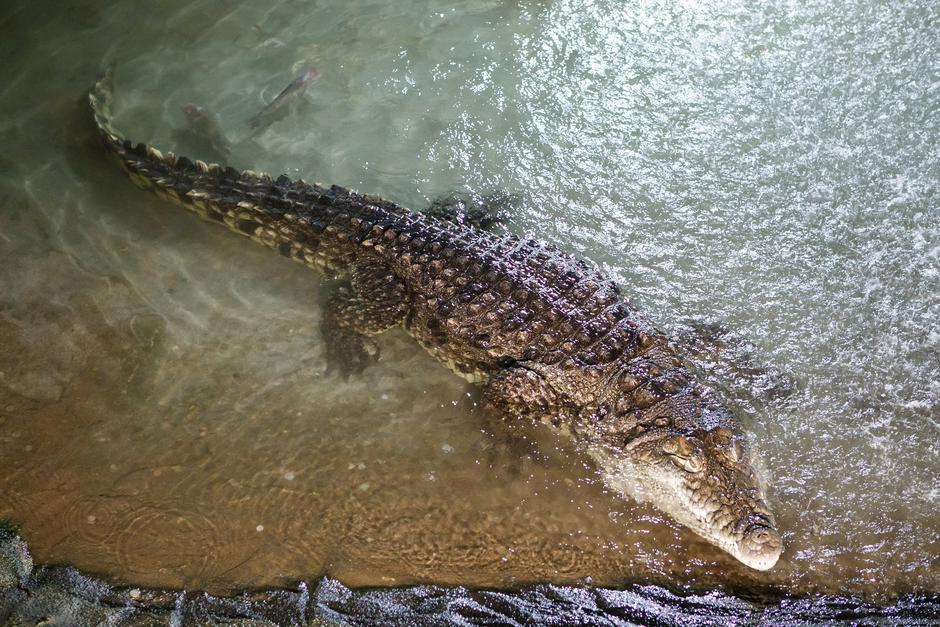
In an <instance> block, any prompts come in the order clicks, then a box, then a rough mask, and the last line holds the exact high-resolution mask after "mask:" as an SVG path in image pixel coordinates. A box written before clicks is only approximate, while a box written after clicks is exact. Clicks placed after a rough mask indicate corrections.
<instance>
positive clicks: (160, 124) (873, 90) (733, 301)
mask: <svg viewBox="0 0 940 627" xmlns="http://www.w3.org/2000/svg"><path fill="white" fill-rule="evenodd" d="M17 4H19V5H20V6H18V7H16V6H14V7H11V8H9V9H7V11H6V12H5V15H4V16H3V17H2V18H0V20H2V21H0V33H2V35H3V36H2V37H0V54H2V55H3V56H2V58H3V60H4V64H3V70H2V72H3V75H4V79H5V80H4V91H3V92H2V94H0V145H2V146H3V154H2V156H0V165H2V167H0V267H2V271H0V517H10V518H12V519H14V520H15V521H17V522H18V523H20V524H21V525H22V527H23V531H24V536H25V537H26V538H27V539H28V540H29V542H30V545H31V547H32V548H33V549H34V551H35V552H36V556H37V558H38V560H39V561H46V562H48V561H59V562H68V563H72V564H75V565H77V566H79V567H80V568H83V569H86V570H88V571H91V572H95V573H99V574H102V575H104V576H106V577H108V578H110V579H111V580H113V581H118V582H128V583H134V584H140V585H162V586H188V587H198V588H208V589H213V590H226V589H232V588H235V587H245V586H258V585H276V584H283V583H285V582H290V581H295V580H298V579H301V578H309V577H312V576H316V575H320V574H324V573H328V574H331V575H333V576H335V577H338V578H340V579H342V580H343V581H345V582H346V583H348V584H351V585H385V584H404V583H409V582H416V581H423V582H436V583H460V584H466V585H471V586H507V585H514V584H518V583H521V582H527V581H552V582H558V583H570V582H579V581H593V582H596V583H600V584H607V585H615V584H617V583H618V582H623V581H626V580H640V581H655V582H659V583H667V584H678V585H685V584H693V585H698V586H705V587H707V586H728V587H731V588H733V589H741V588H750V589H766V588H769V587H773V588H775V589H778V590H784V591H788V592H794V593H808V592H827V593H847V594H856V595H865V596H868V597H870V598H875V599H879V598H880V599H884V598H890V597H893V596H894V595H896V594H899V593H906V592H916V591H937V590H938V589H940V515H938V514H937V513H936V512H937V509H938V501H940V478H938V477H940V460H938V450H940V449H938V447H937V446H936V440H937V437H938V435H940V322H938V321H940V201H938V190H937V186H938V180H940V140H938V131H940V120H938V118H940V110H938V106H937V103H938V101H940V53H938V52H937V51H938V50H940V35H938V33H940V12H938V11H937V9H936V8H934V7H933V6H932V5H931V3H928V2H920V3H918V2H892V3H879V2H856V3H844V4H843V3H839V4H832V3H811V4H805V3H801V4H798V5H788V4H768V5H762V6H753V5H751V4H750V3H717V2H716V3H708V2H688V3H683V2H652V3H645V4H630V5H624V4H623V3H621V2H613V1H611V2H602V1H596V2H587V1H586V2H562V1H554V2H551V1H547V0H546V1H541V2H539V1H533V2H496V1H493V2H485V1H482V0H475V1H468V2H463V3H455V4H454V3H452V4H449V5H447V6H445V5H444V4H443V3H442V4H437V3H429V2H418V1H413V2H396V3H383V2H355V3H347V2H333V3H328V2H323V3H311V4H306V3H300V2H281V3H276V4H273V3H257V4H256V5H255V6H251V5H247V4H246V5H242V4H239V3H234V2H227V1H225V0H199V1H197V2H190V3H183V2H176V1H173V2H161V3H149V4H136V3H133V4H132V3H116V4H115V5H114V6H106V5H105V3H99V2H95V1H92V0H86V1H79V2H66V3H60V2H56V3H35V2H33V3H29V4H27V3H17ZM109 60H113V61H114V62H115V64H116V92H117V102H116V109H117V126H118V127H119V128H121V129H123V130H124V131H125V132H126V133H127V134H128V135H129V136H130V137H133V138H135V139H138V140H142V141H148V142H152V143H154V144H156V145H157V146H160V147H162V148H169V149H178V150H180V151H182V152H186V151H187V145H186V144H187V141H188V140H187V139H186V137H185V136H182V137H181V135H180V133H179V132H178V129H180V128H181V127H182V126H183V124H184V120H183V114H182V111H181V107H182V106H184V105H186V104H189V103H195V104H199V105H201V106H205V107H207V108H208V109H210V110H212V111H215V112H216V113H217V114H218V116H219V118H220V119H221V121H222V124H223V126H224V127H225V128H226V131H227V132H228V134H229V137H230V139H231V140H232V142H233V144H234V148H233V156H232V161H233V164H234V165H236V166H238V167H252V168H253V169H258V170H266V171H269V172H275V173H279V172H285V173H287V174H290V175H292V176H304V177H306V178H308V179H310V180H319V181H324V182H329V183H338V184H342V185H347V186H350V187H354V188H357V189H359V190H361V191H364V192H370V193H377V194H381V195H383V196H385V197H387V198H389V199H392V200H395V201H397V202H400V203H401V204H404V205H406V206H410V207H416V208H420V207H422V206H426V205H427V204H428V203H429V202H430V200H431V199H433V198H435V197H436V196H438V195H441V194H444V193H447V192H450V191H452V190H455V189H462V190H469V191H474V192H480V193H487V192H491V191H496V190H505V191H508V192H509V193H511V194H513V195H515V196H516V197H517V198H518V199H519V200H518V202H517V203H516V205H517V206H516V207H515V208H514V210H513V214H512V217H511V221H510V224H509V228H510V229H511V230H512V231H514V232H517V233H531V234H534V235H536V236H538V237H541V238H543V239H546V240H549V241H553V242H556V243H558V244H560V245H562V246H563V247H564V248H566V249H568V250H571V251H573V252H576V253H578V254H581V255H583V256H585V257H588V258H590V259H592V260H594V261H596V262H597V263H598V264H600V265H601V266H602V267H603V268H604V269H605V271H607V272H608V273H609V274H610V275H611V276H613V277H615V278H617V279H618V281H619V282H620V283H621V284H622V285H623V286H624V287H625V291H626V292H627V293H629V294H631V295H632V297H633V299H634V300H635V301H636V302H637V303H638V304H639V305H640V306H641V307H642V308H643V309H645V310H646V311H647V312H648V313H649V314H651V316H652V317H653V318H654V319H656V320H657V321H658V322H659V323H660V324H661V325H662V326H663V327H665V328H667V329H671V330H675V331H677V332H678V331H680V330H681V329H682V328H683V326H684V325H686V324H687V323H688V321H689V320H692V319H698V320H703V319H706V320H711V321H717V322H719V323H720V324H721V325H723V326H724V327H726V328H728V329H731V330H732V331H733V332H734V334H735V335H737V336H739V337H740V338H742V339H743V340H745V341H747V342H749V343H750V344H751V345H752V347H753V350H752V351H751V352H752V355H751V356H750V360H751V362H753V363H756V364H764V365H768V366H769V367H770V370H771V372H773V373H776V376H778V377H779V378H788V379H789V380H792V381H794V382H795V385H794V386H793V387H794V391H793V392H792V393H790V394H773V393H771V391H769V390H768V389H767V388H768V386H767V385H765V383H766V381H765V380H764V379H761V378H760V377H748V376H743V375H739V376H734V375H732V374H729V372H730V371H728V370H726V369H721V368H718V369H716V374H715V378H716V379H717V380H718V381H719V383H720V384H721V385H722V387H723V388H724V389H725V391H726V394H727V395H729V396H730V397H732V398H734V399H737V401H738V402H739V403H741V404H742V406H743V407H744V409H745V410H746V411H747V412H748V413H749V429H750V432H751V433H752V439H753V441H754V442H755V444H756V445H757V446H758V448H759V450H760V452H761V454H762V457H763V460H764V465H765V466H766V471H767V473H768V475H769V477H770V479H771V483H772V486H773V494H772V501H773V504H774V507H775V509H776V511H777V515H778V522H779V524H780V527H781V528H782V529H783V530H784V532H785V536H784V537H785V541H786V543H787V550H786V552H785V554H784V556H783V558H782V560H781V562H780V564H779V565H778V566H777V567H776V568H775V569H774V570H772V571H770V572H769V573H763V574H761V573H756V572H753V571H748V570H747V569H746V568H744V567H743V566H740V565H739V564H737V563H736V562H734V561H733V560H732V558H730V557H728V556H727V555H725V554H723V553H721V552H720V551H718V550H717V549H713V548H711V547H710V546H708V545H706V544H705V543H704V542H703V541H701V540H699V539H697V538H696V537H694V536H693V535H692V534H691V533H690V532H688V531H686V530H684V529H680V528H678V527H677V526H676V525H674V524H673V523H671V522H669V521H668V520H664V518H663V516H662V515H660V514H659V513H658V512H656V511H654V510H651V509H648V508H645V507H640V506H636V505H634V504H632V503H629V502H625V501H623V500H621V499H619V498H617V497H616V496H615V495H612V494H608V493H606V492H605V490H604V489H603V487H602V486H601V485H599V482H598V481H597V479H596V477H595V475H594V472H593V470H592V469H591V468H590V467H589V466H588V465H586V463H585V460H583V459H581V458H580V457H579V456H578V454H577V451H574V450H571V449H570V448H567V445H566V444H565V443H564V442H561V441H558V440H555V439H554V438H553V437H552V436H551V435H550V434H547V433H543V432H541V431H537V432H535V433H534V438H533V439H535V440H538V442H539V447H538V450H539V451H541V453H540V454H535V455H529V456H522V457H520V452H519V451H518V450H516V449H514V448H507V447H505V446H502V445H501V444H500V440H499V439H498V438H496V437H494V436H493V435H491V434H488V433H486V431H487V425H486V424H484V423H483V422H482V419H481V418H480V417H478V416H477V415H476V414H475V413H474V412H473V411H472V406H473V395H472V391H471V390H470V389H469V388H467V387H466V386H465V385H464V384H463V383H462V382H461V381H460V380H459V379H457V378H456V377H454V376H453V375H451V374H450V373H449V372H447V371H446V370H444V369H443V368H441V367H440V366H438V365H437V364H436V363H434V362H433V361H432V360H431V359H430V358H429V357H427V356H426V355H424V354H423V353H421V352H420V351H419V349H418V348H417V347H416V345H415V344H414V343H413V342H412V341H410V340H409V339H408V338H407V337H406V336H404V335H403V334H400V333H390V334H388V335H387V337H383V338H382V340H381V344H382V346H381V347H382V355H383V358H382V360H381V361H380V362H379V364H378V365H377V366H375V367H373V368H371V369H370V370H368V371H367V372H366V373H365V374H364V375H363V377H362V378H360V379H357V380H350V381H347V382H344V381H342V380H339V379H337V378H336V377H335V376H333V375H327V374H325V372H324V371H325V366H326V364H325V362H324V359H323V352H322V349H321V347H320V345H319V341H318V338H317V331H316V328H317V323H318V321H319V316H320V308H319V298H320V297H319V295H318V293H317V286H318V281H319V277H317V276H316V275H315V274H312V273H311V272H310V271H309V270H307V269H305V268H303V267H300V266H295V265H294V264H291V263H288V262H287V261H285V260H283V259H281V258H278V257H277V256H276V255H271V254H270V253H269V252H268V251H266V250H264V249H261V248H260V247H252V246H251V245H250V243H249V242H247V241H245V240H243V239H241V238H237V237H234V236H232V235H231V234H229V233H227V232H224V231H223V230H221V229H218V228H216V227H214V226H213V225H208V224H203V223H201V222H198V221H197V220H196V219H194V218H192V217H190V216H189V215H187V214H186V213H184V212H182V211H181V210H179V209H178V208H176V207H173V206H167V205H166V204H165V203H163V202H162V201H160V200H159V199H157V198H154V197H151V196H149V195H147V194H145V193H143V192H140V191H139V190H137V189H136V188H134V187H133V186H131V185H130V184H129V183H128V182H127V181H126V179H125V178H124V177H123V176H122V175H121V174H120V172H119V171H118V170H117V168H116V167H115V166H114V164H113V163H112V162H110V161H109V160H106V159H105V158H104V157H103V156H102V151H101V149H100V148H99V145H98V143H97V142H96V140H95V138H94V136H93V133H92V126H91V121H90V115H89V113H88V111H87V108H86V105H85V103H84V95H85V93H86V92H87V90H88V89H89V87H90V86H91V84H92V83H93V81H94V80H95V79H96V78H97V77H98V75H99V74H100V73H101V71H102V69H103V67H104V66H105V65H107V63H108V62H109ZM310 65H312V66H314V67H316V68H317V69H318V70H319V72H320V74H321V78H320V80H319V81H318V82H317V83H315V84H314V85H312V86H311V87H310V88H309V90H308V92H307V94H306V96H305V98H304V99H303V101H302V102H301V106H299V107H297V109H296V110H295V111H294V112H293V113H292V114H291V115H289V116H288V117H286V118H285V119H283V120H281V121H278V122H276V123H274V124H272V125H271V126H270V127H269V128H267V129H266V130H264V131H263V132H260V133H256V134H251V133H250V132H249V129H248V128H247V126H246V124H245V122H246V120H247V119H248V118H249V117H250V116H252V115H253V114H254V113H256V112H257V111H258V110H259V109H260V108H261V107H262V106H264V104H266V103H267V102H270V100H271V99H272V98H273V97H274V96H275V95H276V94H277V93H278V92H279V91H280V90H281V89H282V88H283V87H284V86H285V85H286V84H287V83H288V82H290V80H291V79H292V78H293V77H294V76H296V75H297V73H298V72H300V71H302V68H304V67H308V66H310ZM192 156H194V157H198V156H201V155H199V154H193V155H192Z"/></svg>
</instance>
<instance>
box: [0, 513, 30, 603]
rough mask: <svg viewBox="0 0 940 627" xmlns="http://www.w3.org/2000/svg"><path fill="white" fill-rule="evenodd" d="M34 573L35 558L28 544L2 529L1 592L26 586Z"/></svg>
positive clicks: (0, 546) (0, 548)
mask: <svg viewBox="0 0 940 627" xmlns="http://www.w3.org/2000/svg"><path fill="white" fill-rule="evenodd" d="M32 571H33V558H32V556H30V554H29V550H28V549H27V548H26V543H25V542H23V540H21V539H20V538H19V537H18V536H16V535H15V534H13V533H12V532H10V531H8V530H5V529H2V528H0V590H2V589H4V588H14V587H17V586H24V585H26V581H27V580H28V579H29V575H30V573H32Z"/></svg>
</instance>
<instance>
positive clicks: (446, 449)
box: [441, 442, 454, 453]
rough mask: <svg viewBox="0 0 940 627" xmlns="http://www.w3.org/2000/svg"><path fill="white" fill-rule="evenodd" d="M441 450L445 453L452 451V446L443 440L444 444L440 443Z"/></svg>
mask: <svg viewBox="0 0 940 627" xmlns="http://www.w3.org/2000/svg"><path fill="white" fill-rule="evenodd" d="M441 450H442V451H444V452H445V453H453V452H454V447H453V446H451V445H450V444H448V443H447V442H445V443H444V444H442V445H441Z"/></svg>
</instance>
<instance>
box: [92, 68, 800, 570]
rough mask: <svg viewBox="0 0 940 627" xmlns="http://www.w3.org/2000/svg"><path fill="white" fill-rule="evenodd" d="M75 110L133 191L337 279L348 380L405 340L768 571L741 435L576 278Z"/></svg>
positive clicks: (510, 250) (684, 374)
mask: <svg viewBox="0 0 940 627" xmlns="http://www.w3.org/2000/svg"><path fill="white" fill-rule="evenodd" d="M89 99H90V103H91V106H92V109H93V111H94V117H95V121H96V123H97V126H98V130H99V132H100V134H101V137H102V139H103V140H104V143H105V146H106V147H107V148H108V150H110V151H111V152H113V153H114V154H115V155H116V156H117V157H118V158H119V159H120V161H121V163H122V164H123V166H124V168H125V169H126V170H127V173H128V174H129V175H130V177H131V179H133V180H134V181H135V182H136V183H138V184H139V185H141V186H143V187H145V188H148V189H152V190H153V191H155V192H156V193H158V194H159V195H161V196H164V197H166V198H168V199H169V200H172V201H174V202H176V203H180V204H182V205H183V206H185V207H187V208H189V209H191V210H192V211H194V212H195V213H197V214H199V215H200V216H202V217H203V218H205V219H208V220H210V221H215V222H219V223H222V224H224V225H226V226H228V227H229V228H230V229H232V230H233V231H235V232H237V233H241V234H242V235H245V236H248V237H250V238H251V239H253V240H255V241H257V242H260V243H262V244H264V245H265V246H268V247H270V248H273V249H275V250H276V251H278V252H279V253H280V254H281V255H283V256H285V257H288V258H290V259H294V260H296V261H299V262H301V263H304V264H306V265H308V266H315V267H318V268H320V269H322V270H325V271H327V272H329V273H330V274H332V275H335V276H338V277H345V278H346V279H347V280H348V286H347V287H344V288H341V289H339V290H337V291H336V292H335V293H334V295H333V296H332V297H331V298H330V299H329V301H328V302H327V305H326V311H325V319H326V324H327V325H328V326H329V327H330V332H329V333H325V334H324V340H325V341H326V342H327V355H328V357H329V358H331V359H332V358H335V359H339V360H342V359H344V358H345V359H346V360H347V362H346V363H347V369H348V366H349V358H350V356H352V361H353V362H354V363H353V364H352V369H355V368H357V367H360V368H361V366H362V363H363V362H364V361H365V360H368V356H367V354H366V351H365V350H364V343H365V342H366V341H367V340H366V338H367V337H368V336H372V335H375V334H378V333H381V332H382V331H385V330H387V329H390V328H392V327H397V326H401V327H404V329H405V330H406V331H407V332H408V333H410V334H411V335H412V336H413V337H414V338H415V339H416V340H417V341H418V343H419V344H421V346H423V347H424V348H425V349H426V350H427V351H428V352H429V353H431V355H433V356H434V357H435V358H437V359H438V360H440V361H441V362H443V363H444V364H446V365H447V366H449V367H450V368H451V369H453V370H454V371H455V372H456V373H457V374H459V375H461V376H463V377H464V378H466V379H468V380H470V381H472V382H474V383H477V384H479V385H481V386H482V396H483V399H484V400H485V402H486V404H487V405H488V406H489V407H490V408H492V409H493V410H495V411H496V412H498V414H499V415H500V416H501V417H502V419H504V420H509V421H519V420H540V421H543V422H546V423H548V424H550V425H552V426H553V427H555V428H557V429H558V430H560V431H562V432H564V433H567V434H569V435H570V436H572V437H574V438H575V439H576V440H577V441H578V442H579V446H581V447H582V448H583V450H584V451H585V452H586V454H587V455H589V456H590V457H591V458H592V459H593V460H594V462H595V463H596V465H597V466H598V469H599V471H600V473H601V475H602V476H603V478H604V480H605V481H606V482H607V484H608V485H609V486H610V487H611V488H612V489H615V490H617V491H620V492H621V493H624V494H628V495H631V496H633V497H635V498H637V499H640V500H648V501H650V502H651V503H653V504H654V505H655V506H657V507H659V508H660V509H662V510H663V511H665V512H666V513H668V514H669V515H670V516H672V517H673V518H675V519H676V520H677V521H678V522H680V523H682V524H683V525H686V526H687V527H689V528H690V529H692V530H693V531H694V532H696V533H697V534H699V535H700V536H701V537H703V538H705V539H706V540H708V541H709V542H711V543H713V544H715V545H717V546H719V547H721V548H722V549H724V550H725V551H727V552H728V553H730V554H731V555H733V556H734V557H736V558H737V559H739V560H740V561H741V562H743V563H744V564H746V565H748V566H750V567H752V568H755V569H759V570H766V569H769V568H771V567H772V566H773V565H774V564H775V563H776V562H777V559H778V558H779V556H780V553H781V552H782V549H783V544H782V542H781V539H780V535H779V534H778V532H777V530H776V523H775V521H774V516H773V514H772V513H771V511H770V509H769V508H768V506H767V504H766V502H765V500H766V497H765V493H764V488H763V486H762V485H761V482H760V481H759V479H758V477H757V475H756V474H755V472H754V469H753V467H752V460H751V453H750V449H749V447H748V445H747V441H746V438H745V436H744V433H743V430H742V427H741V424H740V422H739V421H738V419H737V418H736V417H735V415H734V414H733V413H732V412H731V411H730V410H729V409H728V408H727V407H725V406H724V405H723V404H722V403H721V402H720V401H719V400H717V399H716V398H715V396H714V394H713V393H712V392H711V391H710V390H709V389H708V388H706V387H704V386H703V385H702V384H701V383H699V382H697V381H696V380H695V379H694V378H693V377H692V376H691V375H690V373H689V370H688V368H687V366H686V365H685V363H684V362H683V359H682V357H681V356H680V355H679V354H677V351H676V349H675V346H674V345H673V344H672V343H671V342H670V340H669V339H668V338H667V337H666V336H665V335H663V334H662V333H660V332H658V331H657V330H656V329H655V328H654V327H653V326H652V325H651V324H650V323H649V322H647V321H646V319H645V318H644V317H643V316H642V315H640V314H639V313H638V312H637V311H636V309H635V308H634V307H632V306H631V305H630V304H629V303H628V302H627V301H626V300H625V299H623V298H622V297H621V295H620V292H619V290H618V288H617V287H616V286H615V285H614V284H613V283H612V282H610V281H609V280H607V279H605V278H604V277H602V276H601V275H599V274H598V273H597V272H595V271H594V270H592V269H590V267H589V266H588V265H586V264H585V263H583V262H581V261H579V260H577V259H575V258H573V257H571V256H570V255H567V254H565V253H563V252H561V251H560V250H558V249H557V248H554V247H552V246H550V245H546V244H543V243H541V242H538V241H535V240H532V239H523V238H518V237H514V236H507V237H500V236H497V235H494V234H491V233H488V232H486V231H483V230H479V229H476V228H473V227H471V226H466V225H460V224H456V223H454V222H450V221H446V220H440V219H436V218H432V217H429V216H425V215H423V214H421V213H416V212H413V211H410V210H408V209H405V208H403V207H400V206H398V205H396V204H394V203H391V202H388V201H386V200H383V199H381V198H377V197H374V196H368V195H364V194H359V193H356V192H353V191H350V190H347V189H343V188H341V187H337V186H332V187H323V186H320V185H315V184H308V183H305V182H303V181H302V180H300V181H292V180H290V179H289V178H287V177H286V176H281V177H278V178H272V177H270V176H268V175H266V174H258V173H255V172H252V171H250V170H247V171H244V172H238V171H236V170H234V169H232V168H228V167H222V166H218V165H214V164H213V165H207V164H205V163H203V162H201V161H196V162H193V161H190V160H189V159H187V158H185V157H177V156H175V155H173V154H172V153H161V152H160V151H159V150H157V149H155V148H150V147H146V146H144V145H143V144H137V145H134V144H132V143H131V142H129V141H126V140H124V139H123V138H122V137H121V136H120V135H119V134H118V133H117V132H116V131H115V130H114V129H113V128H112V126H111V122H110V102H111V81H110V79H109V77H105V78H104V79H102V80H101V81H99V82H98V84H97V85H96V86H95V89H94V90H93V91H92V93H91V95H90V97H89ZM357 360H358V361H357Z"/></svg>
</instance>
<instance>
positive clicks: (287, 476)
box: [284, 470, 294, 481]
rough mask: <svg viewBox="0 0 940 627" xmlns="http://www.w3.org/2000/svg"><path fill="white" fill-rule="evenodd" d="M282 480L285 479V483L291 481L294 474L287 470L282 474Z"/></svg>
mask: <svg viewBox="0 0 940 627" xmlns="http://www.w3.org/2000/svg"><path fill="white" fill-rule="evenodd" d="M284 479H286V480H287V481H293V480H294V473H292V472H291V471H289V470H288V471H287V472H285V473H284Z"/></svg>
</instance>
